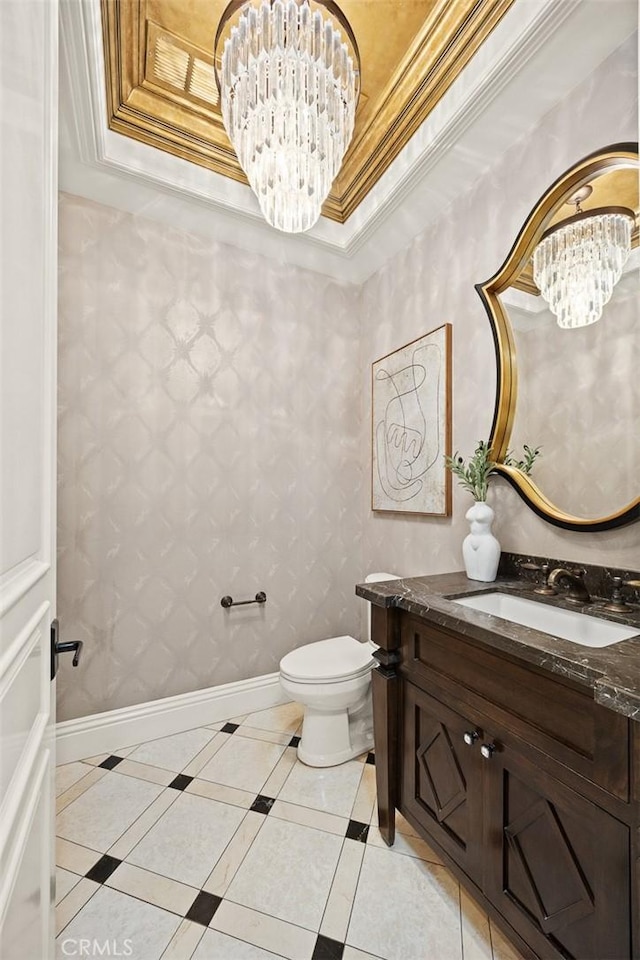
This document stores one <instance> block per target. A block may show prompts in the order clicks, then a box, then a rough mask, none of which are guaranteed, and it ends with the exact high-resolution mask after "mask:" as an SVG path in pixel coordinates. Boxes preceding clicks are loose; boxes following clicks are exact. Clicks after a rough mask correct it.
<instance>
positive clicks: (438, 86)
mask: <svg viewBox="0 0 640 960" xmlns="http://www.w3.org/2000/svg"><path fill="white" fill-rule="evenodd" d="M513 2H514V0H341V2H340V6H341V9H342V10H343V12H344V14H345V15H346V17H347V18H348V20H349V22H350V23H351V26H352V28H353V31H354V33H355V36H356V39H357V41H358V45H359V47H360V56H361V62H362V94H361V98H360V104H359V106H358V112H357V117H356V128H355V134H354V138H353V142H352V144H351V146H350V148H349V150H348V152H347V155H346V157H345V161H344V164H343V167H342V169H341V171H340V173H339V175H338V177H337V178H336V180H335V182H334V185H333V189H332V192H331V194H330V196H329V198H328V200H327V202H326V203H325V205H324V208H323V214H324V216H326V217H329V218H330V219H332V220H337V221H338V222H340V223H344V222H345V221H346V220H347V219H348V217H349V216H350V215H351V214H352V213H353V211H354V210H355V209H356V208H357V206H358V205H359V204H360V203H361V202H362V200H363V199H364V197H365V196H366V195H367V193H368V192H369V190H371V188H372V187H373V186H374V185H375V184H376V183H377V181H378V180H379V179H380V177H381V176H382V174H383V173H384V172H385V170H386V169H387V168H388V167H389V165H390V163H391V162H392V161H393V160H394V159H395V157H396V156H397V155H398V153H399V152H400V151H401V150H402V148H403V147H404V146H405V145H406V143H407V142H408V140H409V139H410V137H411V136H412V134H413V133H415V131H416V129H417V128H418V127H419V126H420V124H421V123H422V122H423V120H424V119H425V118H426V117H427V116H428V114H429V113H430V111H431V110H433V108H434V107H435V105H436V104H437V103H438V101H439V100H440V98H441V97H442V96H443V94H444V93H445V92H446V90H447V89H448V88H449V86H450V85H451V83H453V81H454V80H455V79H456V77H457V76H458V74H459V73H460V71H461V70H462V69H463V67H464V66H465V64H466V63H468V61H469V60H470V59H471V57H472V56H473V54H474V53H475V52H476V51H477V50H478V48H479V47H480V46H481V44H482V43H483V42H484V40H485V39H486V38H487V36H488V35H489V33H490V32H491V31H492V30H493V28H494V27H495V26H496V24H497V23H498V22H499V21H500V19H501V18H502V16H503V15H504V14H505V12H506V11H507V10H508V8H509V7H510V6H511V4H512V3H513ZM226 5H227V4H226V0H102V23H103V35H104V47H105V64H106V83H107V110H108V123H109V127H110V129H111V130H115V131H117V132H118V133H122V134H125V135H126V136H130V137H133V138H134V139H136V140H141V141H142V142H144V143H148V144H151V145H152V146H155V147H158V148H159V149H161V150H165V151H167V152H168V153H172V154H174V155H175V156H178V157H182V158H183V159H185V160H189V161H191V162H193V163H197V164H199V165H200V166H203V167H207V168H208V169H210V170H214V171H215V172H216V173H219V174H223V175H224V176H228V177H232V178H233V179H234V180H239V181H241V182H243V183H246V182H247V181H246V177H245V175H244V173H243V171H242V169H241V168H240V165H239V163H238V160H237V158H236V155H235V153H234V151H233V148H232V147H231V144H230V143H229V139H228V137H227V135H226V132H225V130H224V126H223V123H222V118H221V115H220V110H219V104H218V98H217V90H216V87H215V82H214V79H213V42H214V37H215V33H216V29H217V26H218V23H219V20H220V17H221V15H222V12H223V10H224V9H225V7H226Z"/></svg>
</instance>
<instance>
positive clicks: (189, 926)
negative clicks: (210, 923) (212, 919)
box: [162, 920, 206, 960]
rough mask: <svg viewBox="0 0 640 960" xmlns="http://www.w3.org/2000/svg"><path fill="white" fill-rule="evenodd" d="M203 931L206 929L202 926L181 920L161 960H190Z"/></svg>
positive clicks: (191, 921)
mask: <svg viewBox="0 0 640 960" xmlns="http://www.w3.org/2000/svg"><path fill="white" fill-rule="evenodd" d="M205 931H206V927H203V926H202V924H200V923H194V922H193V920H183V921H182V923H181V924H180V926H179V927H178V929H177V930H176V932H175V933H174V935H173V937H172V938H171V940H170V941H169V946H168V947H167V949H166V950H165V952H164V953H163V954H162V960H191V958H192V957H193V953H194V950H195V949H196V947H197V946H198V944H199V943H200V941H201V940H202V937H203V935H204V933H205Z"/></svg>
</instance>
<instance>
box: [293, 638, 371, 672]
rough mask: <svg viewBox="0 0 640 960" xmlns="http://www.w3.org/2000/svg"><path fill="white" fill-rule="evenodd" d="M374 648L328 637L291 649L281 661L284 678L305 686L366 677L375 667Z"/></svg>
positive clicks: (351, 639) (351, 640) (350, 640)
mask: <svg viewBox="0 0 640 960" xmlns="http://www.w3.org/2000/svg"><path fill="white" fill-rule="evenodd" d="M375 649H376V648H375V646H374V645H373V644H372V643H360V642H359V641H358V640H356V639H355V637H351V636H344V637H329V639H328V640H318V641H317V642H316V643H308V644H306V645H305V646H304V647H299V648H298V649H297V650H292V651H291V653H288V654H287V655H286V656H284V657H283V658H282V660H281V661H280V672H281V674H282V676H283V677H285V678H287V679H289V680H293V681H294V682H295V681H299V682H303V683H338V682H340V681H341V680H351V679H356V678H357V677H361V676H364V675H365V674H367V673H368V672H369V671H370V670H371V668H372V667H374V666H375V665H376V661H375V660H374V659H373V656H372V654H373V651H374V650H375Z"/></svg>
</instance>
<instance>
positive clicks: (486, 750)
mask: <svg viewBox="0 0 640 960" xmlns="http://www.w3.org/2000/svg"><path fill="white" fill-rule="evenodd" d="M495 749H496V745H495V743H483V744H482V746H481V747H480V753H481V754H482V756H483V757H484V759H485V760H491V757H492V756H493V754H494V751H495Z"/></svg>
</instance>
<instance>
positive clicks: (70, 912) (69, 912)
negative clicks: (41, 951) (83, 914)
mask: <svg viewBox="0 0 640 960" xmlns="http://www.w3.org/2000/svg"><path fill="white" fill-rule="evenodd" d="M99 889H100V884H99V883H96V882H95V880H87V878H86V877H83V878H82V880H81V881H80V882H79V883H76V885H75V887H73V888H72V889H71V890H70V891H69V893H68V894H67V895H66V897H63V898H62V900H61V901H60V903H59V904H57V906H56V936H57V935H58V934H59V933H61V932H62V931H64V930H65V928H66V927H67V925H68V924H69V923H71V921H72V920H73V918H74V917H75V916H76V915H77V914H78V913H79V912H80V910H82V908H83V907H84V905H85V903H88V902H89V900H90V899H91V897H93V896H94V894H95V893H97V891H98V890H99Z"/></svg>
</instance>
